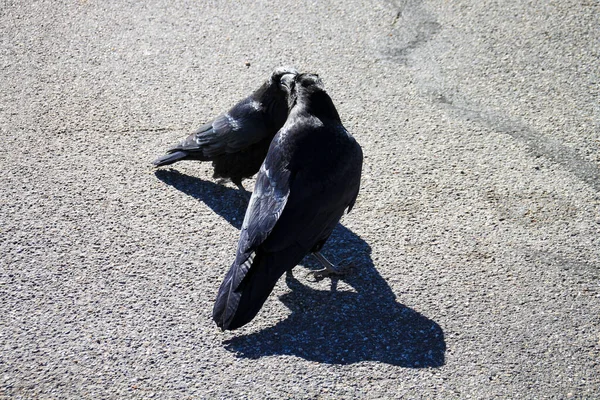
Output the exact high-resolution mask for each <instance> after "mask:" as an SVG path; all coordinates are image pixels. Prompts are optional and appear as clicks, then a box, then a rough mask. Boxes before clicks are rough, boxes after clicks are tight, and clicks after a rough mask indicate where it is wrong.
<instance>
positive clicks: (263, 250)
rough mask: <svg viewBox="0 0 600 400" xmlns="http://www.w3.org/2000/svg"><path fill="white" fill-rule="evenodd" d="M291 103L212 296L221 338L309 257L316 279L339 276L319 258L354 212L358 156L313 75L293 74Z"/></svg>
mask: <svg viewBox="0 0 600 400" xmlns="http://www.w3.org/2000/svg"><path fill="white" fill-rule="evenodd" d="M290 100H291V102H292V105H291V108H290V114H289V116H288V119H287V121H286V122H285V125H284V126H283V127H282V128H281V129H280V130H279V132H278V133H277V135H276V136H275V137H274V138H273V141H272V142H271V146H270V147H269V151H268V153H267V157H266V159H265V161H264V163H263V164H262V166H261V167H260V171H259V173H258V175H257V180H256V184H255V186H254V191H253V193H252V196H251V197H250V203H249V204H248V209H247V210H246V215H245V217H244V222H243V225H242V230H241V232H240V238H239V242H238V248H237V253H236V257H235V261H234V262H233V264H232V265H231V268H230V269H229V271H228V272H227V274H226V276H225V279H224V280H223V283H222V284H221V286H220V288H219V291H218V294H217V298H216V301H215V305H214V308H213V319H214V321H215V322H216V323H217V326H218V327H220V328H221V329H222V330H227V329H229V330H233V329H236V328H239V327H241V326H243V325H245V324H246V323H248V322H250V321H251V320H252V318H254V317H255V316H256V314H257V313H258V311H259V310H260V308H261V307H262V305H263V303H264V302H265V300H266V299H267V297H268V296H269V294H270V293H271V291H272V290H273V287H274V286H275V284H276V282H277V280H278V279H279V278H280V277H281V276H282V275H283V274H284V273H285V272H286V271H290V270H291V269H292V268H294V267H295V266H296V265H297V264H298V263H299V262H300V261H302V259H303V258H304V256H306V255H307V254H308V253H312V254H313V255H314V256H315V257H316V258H317V259H318V260H319V261H320V262H321V264H322V265H323V266H324V267H325V268H324V269H323V270H320V271H317V273H318V274H319V275H318V276H326V275H329V274H335V273H339V272H341V271H340V269H339V268H336V267H335V266H334V265H333V264H331V263H330V262H329V261H327V260H326V259H325V257H323V256H322V255H321V253H320V250H321V248H322V247H323V245H324V244H325V242H326V241H327V239H328V238H329V236H330V235H331V232H332V231H333V228H334V227H335V226H336V224H337V223H338V222H339V220H340V218H341V217H342V215H343V214H344V212H346V211H348V212H349V211H350V210H351V209H352V207H353V206H354V203H355V201H356V197H357V195H358V191H359V187H360V176H361V170H362V159H363V156H362V150H361V147H360V145H359V144H358V143H357V142H356V140H355V139H354V137H353V136H352V135H351V134H350V133H349V132H348V131H346V129H345V128H344V126H343V125H342V123H341V121H340V117H339V115H338V112H337V110H336V108H335V106H334V105H333V102H332V100H331V98H330V97H329V95H328V94H327V93H326V92H325V89H324V87H323V83H322V81H321V79H319V77H318V76H317V75H315V74H298V75H297V76H296V77H295V79H294V81H293V83H292V93H291V97H290ZM316 276H317V275H316Z"/></svg>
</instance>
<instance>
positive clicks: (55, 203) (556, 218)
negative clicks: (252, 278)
mask: <svg viewBox="0 0 600 400" xmlns="http://www.w3.org/2000/svg"><path fill="white" fill-rule="evenodd" d="M599 16H600V6H599V3H598V2H597V1H583V0H582V1H575V0H567V1H549V2H534V1H516V0H509V1H504V2H496V1H491V0H483V1H479V2H476V1H422V0H406V1H400V0H398V1H389V2H386V1H383V0H376V1H361V0H352V1H322V2H296V1H287V0H286V1H281V2H277V3H275V2H267V1H244V2H233V1H212V2H201V1H175V2H170V1H159V0H151V1H147V2H134V1H122V2H98V1H93V0H79V1H70V2H63V3H58V2H50V1H35V2H33V1H30V2H18V1H10V0H4V1H2V3H1V5H0V31H1V34H2V35H1V39H0V40H1V42H0V43H1V44H0V69H1V73H0V85H1V86H0V88H1V90H0V129H1V140H0V171H1V176H2V179H1V180H0V193H1V196H0V199H1V202H0V205H1V206H0V219H1V224H0V229H1V235H0V263H1V264H0V397H6V398H36V399H38V398H39V399H50V398H89V399H98V398H114V399H120V398H188V397H189V398H256V399H264V398H274V399H275V398H277V399H278V398H324V399H327V398H331V399H334V398H335V399H338V398H461V399H463V398H476V399H484V398H516V397H519V398H598V397H599V396H600V395H599V393H600V366H599V360H600V333H599V332H600V329H599V328H600V291H599V281H598V277H599V275H600V272H599V268H600V261H599V260H600V240H599V237H600V193H599V192H600V179H599V176H600V172H599V171H600V130H599V121H600V109H599V104H600V101H599V81H598V79H599V76H600V73H599V72H600V67H599V65H600V62H599V61H600V60H599V57H600V17H599ZM283 64H285V65H295V66H297V67H298V68H299V69H301V70H304V71H312V72H317V73H319V74H320V75H321V76H322V77H323V79H324V81H325V84H326V86H327V87H328V89H329V92H330V94H331V96H332V98H333V99H334V101H335V102H336V104H337V105H338V108H339V111H340V114H341V116H342V119H343V121H344V123H345V125H346V126H347V127H348V129H350V130H351V131H352V132H353V133H354V134H355V136H356V138H357V139H358V140H359V142H360V143H361V144H362V146H363V149H364V153H365V167H364V176H363V189H362V192H361V194H360V196H359V200H358V203H357V205H356V208H355V210H354V212H353V213H351V214H350V215H348V216H346V217H345V218H344V219H343V223H342V226H340V228H339V229H338V230H337V231H336V232H335V234H334V236H333V237H332V239H331V242H330V244H329V245H328V246H327V247H326V249H325V254H326V255H328V256H329V257H331V258H332V259H334V260H336V261H338V262H341V261H344V260H345V261H346V262H350V263H352V264H353V265H354V267H355V272H354V274H353V275H351V276H349V277H348V278H347V279H346V280H345V281H338V282H330V281H322V282H319V283H311V282H308V281H307V280H306V279H304V272H305V271H306V268H312V267H315V265H314V263H313V262H312V260H308V259H307V260H306V263H305V264H304V265H303V266H300V267H298V268H297V270H296V273H295V278H294V279H291V278H290V279H288V280H284V279H282V281H281V282H279V284H278V285H277V287H276V289H275V291H274V293H273V294H272V296H271V297H270V298H269V300H268V301H267V303H266V304H265V307H264V309H263V310H262V312H261V313H260V314H259V316H258V317H257V318H256V319H255V320H254V321H253V323H251V324H250V325H248V326H247V327H245V328H244V329H242V330H240V331H236V332H233V333H225V334H224V333H221V332H220V331H218V330H217V329H216V327H215V326H214V324H213V323H212V321H211V318H210V314H211V309H212V302H213V300H214V297H215V294H216V291H217V287H218V285H219V283H220V281H221V279H222V277H223V275H224V273H225V271H226V269H227V268H228V266H229V264H230V263H231V261H232V260H233V254H234V251H235V246H236V241H237V235H238V229H239V226H240V223H241V219H242V217H243V212H244V207H245V199H244V198H243V197H242V196H240V195H239V194H238V192H237V191H236V190H235V189H234V188H233V187H232V186H231V185H226V186H221V185H218V184H216V183H214V182H213V181H212V180H211V178H210V174H211V171H210V167H209V166H208V165H204V164H199V163H193V162H186V163H180V164H177V165H176V166H175V168H174V169H173V170H165V171H161V172H159V173H155V172H154V171H153V170H152V168H151V167H150V165H149V162H150V160H151V159H152V158H153V157H155V156H157V155H159V154H161V152H162V150H163V149H164V148H165V146H166V145H168V144H170V143H171V142H173V141H175V140H177V139H179V138H181V137H182V136H184V135H186V134H187V133H189V132H190V130H191V129H193V128H195V127H197V126H198V125H199V124H200V123H201V122H203V121H205V120H206V118H207V117H209V116H213V115H215V114H216V113H217V112H220V111H222V110H225V109H226V108H227V107H229V106H230V105H231V104H233V102H234V101H236V100H237V99H239V98H241V97H242V96H244V95H246V94H248V93H249V92H250V91H251V90H253V89H254V88H255V87H256V86H257V85H258V84H259V83H260V82H261V81H262V80H263V79H265V77H266V76H267V75H268V73H269V72H270V71H271V70H272V69H273V68H274V67H275V66H278V65H283Z"/></svg>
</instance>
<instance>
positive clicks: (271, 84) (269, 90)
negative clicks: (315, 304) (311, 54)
mask: <svg viewBox="0 0 600 400" xmlns="http://www.w3.org/2000/svg"><path fill="white" fill-rule="evenodd" d="M297 73H298V72H297V71H296V70H295V69H293V68H287V67H280V68H277V69H275V71H273V73H272V74H271V76H270V77H269V79H268V80H267V81H266V82H265V83H264V84H263V85H262V86H261V87H260V88H259V89H258V90H256V91H255V92H254V93H252V94H251V95H250V96H248V97H246V98H245V99H243V100H241V101H240V102H238V103H237V104H236V105H235V106H233V108H231V109H230V110H229V111H228V112H226V113H224V114H221V115H219V116H218V117H217V118H215V119H214V120H213V121H211V122H209V123H206V124H204V125H202V126H201V127H200V128H199V129H198V130H196V132H194V133H192V134H191V135H189V136H188V137H187V138H185V139H184V140H182V141H181V142H179V143H178V144H176V145H174V146H171V147H170V148H169V149H167V151H166V153H167V154H165V155H163V156H161V157H159V158H157V159H156V160H154V161H153V162H152V163H153V164H154V165H155V166H157V167H159V166H163V165H169V164H173V163H175V162H177V161H181V160H200V161H212V163H213V168H214V175H213V177H214V178H223V179H230V180H231V181H232V182H233V183H235V184H236V185H238V186H240V187H241V183H242V179H244V178H249V177H251V176H253V175H254V174H256V173H257V172H258V170H259V168H260V165H261V164H262V162H263V161H264V159H265V156H266V155H267V151H268V149H269V145H270V144H271V140H272V139H273V136H275V134H276V133H277V131H278V130H279V129H280V128H281V127H282V126H283V124H284V123H285V121H286V118H287V115H288V111H289V90H290V87H289V85H290V82H291V81H292V80H293V78H294V77H295V76H296V75H297Z"/></svg>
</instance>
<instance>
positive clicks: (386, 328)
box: [156, 170, 446, 368]
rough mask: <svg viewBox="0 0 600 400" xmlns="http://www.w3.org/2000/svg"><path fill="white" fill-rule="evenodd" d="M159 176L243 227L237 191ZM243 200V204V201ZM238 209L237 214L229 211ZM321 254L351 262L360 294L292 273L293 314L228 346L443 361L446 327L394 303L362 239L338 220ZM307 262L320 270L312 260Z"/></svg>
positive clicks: (241, 350) (250, 352)
mask: <svg viewBox="0 0 600 400" xmlns="http://www.w3.org/2000/svg"><path fill="white" fill-rule="evenodd" d="M156 176H157V177H158V178H159V179H160V180H162V181H163V182H165V183H167V184H169V185H171V186H173V187H175V188H177V189H179V190H181V191H182V192H184V193H186V194H189V195H190V196H193V197H194V198H197V199H199V200H201V201H203V202H204V203H206V204H207V205H208V206H209V207H210V208H211V209H213V210H214V211H215V212H216V213H217V214H219V215H221V216H222V217H223V218H225V219H226V220H227V221H228V222H229V223H230V224H232V225H234V226H236V227H238V229H239V227H240V225H241V221H242V219H243V214H244V210H245V207H246V200H245V197H244V195H243V194H242V193H239V191H237V190H236V189H231V188H227V187H224V186H221V185H218V184H215V183H211V182H206V181H203V180H201V179H198V178H194V177H191V176H187V175H183V174H181V173H179V172H175V171H168V170H161V171H157V172H156ZM236 192H237V193H236ZM242 198H243V199H244V201H238V199H242ZM236 207H237V208H238V210H237V211H235V210H233V209H232V208H236ZM324 253H325V255H328V256H330V259H331V260H332V261H338V262H339V261H340V260H344V261H343V262H342V263H343V264H345V263H350V264H351V265H353V272H352V273H351V274H349V275H347V276H346V277H344V278H343V279H344V282H346V283H347V284H348V285H350V286H351V287H352V288H353V289H354V290H355V291H350V290H343V291H342V290H337V284H336V283H337V282H336V281H335V280H333V281H332V289H331V290H316V289H313V288H312V287H310V286H308V285H306V284H304V283H302V282H303V280H304V279H305V278H303V277H301V278H299V279H296V278H294V277H293V276H292V275H291V274H288V275H286V283H287V285H288V287H290V289H292V290H291V291H290V292H289V293H286V294H285V295H283V296H281V297H280V300H281V301H282V302H283V303H284V304H285V306H286V307H288V308H289V309H290V310H291V311H292V313H291V315H290V316H289V317H288V318H286V319H285V320H283V321H280V322H278V323H277V324H276V325H274V326H272V327H270V328H266V329H264V330H262V331H260V332H255V333H251V334H247V335H244V334H242V335H240V336H236V337H234V338H232V339H230V340H226V341H225V343H224V344H225V347H226V348H227V349H228V350H230V351H234V352H236V354H237V356H238V357H246V358H260V357H263V356H268V355H275V354H288V355H295V356H297V357H301V358H304V359H306V360H311V361H317V362H322V363H329V364H351V363H355V362H359V361H368V360H371V361H379V362H384V363H387V364H392V365H398V366H402V367H409V368H424V367H440V366H442V365H444V362H445V352H446V342H445V340H444V332H443V330H442V328H441V327H440V326H439V325H438V324H437V323H435V322H434V321H432V320H430V319H429V318H427V317H425V316H424V315H422V314H419V313H418V312H416V311H415V310H412V309H411V308H408V307H406V306H404V305H402V304H400V303H398V302H397V301H396V296H395V294H394V293H393V291H392V290H391V288H390V287H389V285H388V284H387V282H386V281H385V280H384V279H383V278H382V277H381V275H380V274H379V272H378V271H377V269H376V268H375V267H374V265H373V260H372V259H371V247H370V246H369V245H368V244H367V243H366V242H365V241H364V240H363V239H361V238H360V237H359V236H357V235H356V234H354V233H353V232H352V231H350V230H349V229H347V228H346V227H344V226H343V225H341V224H338V226H337V227H336V229H335V230H334V232H333V234H332V235H331V238H330V239H329V241H328V242H327V245H326V246H325V250H324ZM302 265H304V266H306V267H308V268H317V267H318V265H317V264H316V263H315V262H314V261H313V260H312V259H311V258H310V257H307V258H305V259H304V260H303V262H302ZM296 274H297V275H299V276H301V275H302V274H299V273H298V272H296Z"/></svg>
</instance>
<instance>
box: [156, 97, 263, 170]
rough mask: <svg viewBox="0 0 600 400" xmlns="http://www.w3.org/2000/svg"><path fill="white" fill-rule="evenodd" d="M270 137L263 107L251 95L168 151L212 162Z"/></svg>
mask: <svg viewBox="0 0 600 400" xmlns="http://www.w3.org/2000/svg"><path fill="white" fill-rule="evenodd" d="M268 135H269V130H268V129H267V127H266V124H265V115H264V113H263V109H262V105H261V103H259V102H258V101H256V100H255V99H254V98H253V97H252V96H251V97H248V98H246V99H244V100H242V101H241V102H239V103H238V104H236V105H235V106H234V107H233V108H232V109H231V110H229V111H228V112H227V113H225V114H221V115H220V116H218V117H217V118H215V119H214V120H213V121H212V122H209V123H207V124H204V125H202V126H201V127H200V128H198V129H197V130H196V132H194V133H192V134H191V135H190V136H188V137H187V138H186V139H184V140H183V141H181V142H180V143H178V144H177V145H175V146H173V147H171V148H169V149H168V150H167V152H168V153H173V152H176V151H185V152H187V153H188V154H189V155H190V156H192V157H194V158H198V159H200V160H203V161H209V160H212V159H214V158H215V157H217V156H219V155H222V154H231V153H237V152H240V151H243V150H244V149H246V148H248V147H249V146H251V145H252V144H254V143H258V142H260V141H261V140H263V139H265V138H266V137H267V136H268Z"/></svg>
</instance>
